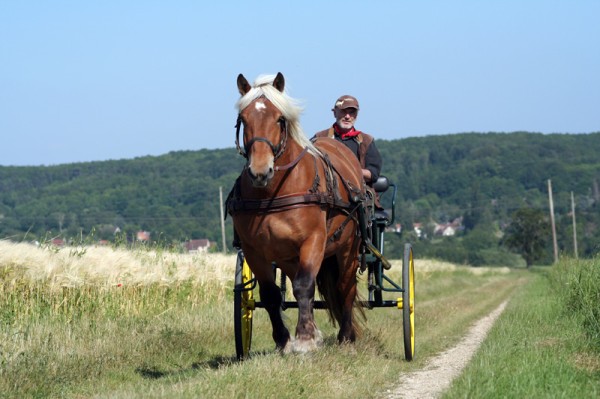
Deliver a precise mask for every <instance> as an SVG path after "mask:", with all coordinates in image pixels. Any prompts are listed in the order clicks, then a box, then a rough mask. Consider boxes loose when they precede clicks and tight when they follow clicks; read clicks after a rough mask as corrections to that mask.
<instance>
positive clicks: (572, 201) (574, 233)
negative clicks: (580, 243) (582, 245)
mask: <svg viewBox="0 0 600 399" xmlns="http://www.w3.org/2000/svg"><path fill="white" fill-rule="evenodd" d="M571 215H573V250H574V251H575V259H577V258H579V254H578V253H577V222H576V221H575V197H574V195H573V191H571Z"/></svg>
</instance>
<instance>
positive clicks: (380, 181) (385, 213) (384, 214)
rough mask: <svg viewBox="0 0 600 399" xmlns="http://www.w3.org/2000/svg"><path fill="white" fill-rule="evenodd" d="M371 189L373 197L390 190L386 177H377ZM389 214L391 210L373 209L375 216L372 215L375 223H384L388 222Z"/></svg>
mask: <svg viewBox="0 0 600 399" xmlns="http://www.w3.org/2000/svg"><path fill="white" fill-rule="evenodd" d="M372 187H373V190H375V195H377V196H379V195H380V194H383V193H385V192H386V191H387V190H388V188H390V182H389V180H388V178H387V177H385V176H379V177H378V178H377V181H376V182H375V183H373V185H372ZM391 213H392V212H391V209H383V208H379V207H375V214H374V215H373V218H374V219H375V221H378V222H379V221H380V222H383V223H385V222H387V221H389V220H390V215H391Z"/></svg>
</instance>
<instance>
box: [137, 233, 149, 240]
mask: <svg viewBox="0 0 600 399" xmlns="http://www.w3.org/2000/svg"><path fill="white" fill-rule="evenodd" d="M137 240H138V241H144V242H148V241H150V232H149V231H138V232H137Z"/></svg>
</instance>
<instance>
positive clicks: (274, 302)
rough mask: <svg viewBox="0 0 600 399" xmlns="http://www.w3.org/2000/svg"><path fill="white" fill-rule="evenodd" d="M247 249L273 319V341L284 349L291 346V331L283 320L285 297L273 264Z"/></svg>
mask: <svg viewBox="0 0 600 399" xmlns="http://www.w3.org/2000/svg"><path fill="white" fill-rule="evenodd" d="M245 251H246V252H245V253H246V260H247V261H248V264H249V265H250V268H251V269H252V271H253V273H254V275H255V276H256V279H257V281H258V286H259V294H260V299H261V302H262V303H263V305H264V308H265V310H266V311H267V313H268V314H269V319H270V320H271V327H272V329H273V333H272V336H273V341H275V346H276V348H277V349H278V350H280V351H283V350H285V348H286V347H288V346H289V341H290V332H289V330H288V329H287V327H286V326H285V323H284V322H283V315H282V314H281V312H282V310H281V303H282V301H283V298H282V295H281V290H280V289H279V287H278V286H277V284H276V283H275V273H274V272H273V266H271V263H270V262H268V261H267V260H265V259H264V258H262V257H260V256H258V255H257V254H256V253H255V252H253V251H251V250H249V249H246V250H245Z"/></svg>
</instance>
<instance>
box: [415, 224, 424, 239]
mask: <svg viewBox="0 0 600 399" xmlns="http://www.w3.org/2000/svg"><path fill="white" fill-rule="evenodd" d="M413 229H414V232H415V234H416V235H417V237H419V238H421V237H423V236H424V232H423V223H419V222H414V223H413Z"/></svg>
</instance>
